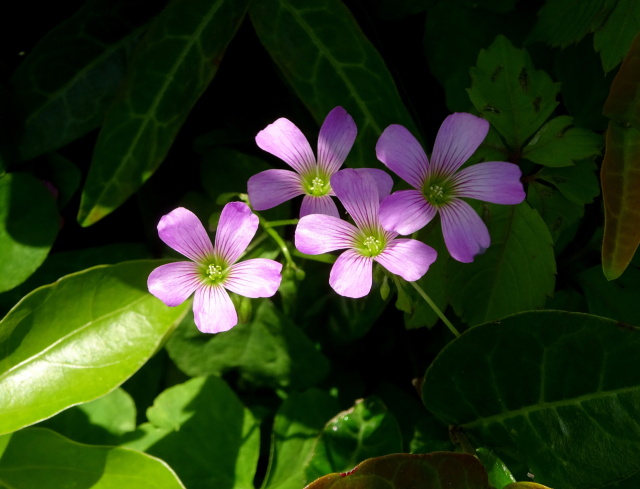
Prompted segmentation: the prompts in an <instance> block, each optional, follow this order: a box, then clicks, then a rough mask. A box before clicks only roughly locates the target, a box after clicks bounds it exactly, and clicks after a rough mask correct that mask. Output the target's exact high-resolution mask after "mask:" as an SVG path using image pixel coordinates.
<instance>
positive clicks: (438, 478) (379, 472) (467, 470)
mask: <svg viewBox="0 0 640 489" xmlns="http://www.w3.org/2000/svg"><path fill="white" fill-rule="evenodd" d="M409 487H419V488H421V489H440V488H445V487H446V488H449V487H451V488H455V489H491V486H490V485H489V482H488V480H487V474H486V472H485V471H484V468H483V467H482V464H480V462H479V461H478V459H477V458H475V457H474V456H472V455H466V454H463V453H451V452H436V453H431V454H428V455H409V454H408V453H397V454H394V455H386V456H384V457H378V458H372V459H369V460H365V461H364V462H362V463H361V464H360V465H358V466H357V467H356V468H355V469H353V470H352V471H349V472H348V473H343V474H331V475H327V476H324V477H322V478H321V479H318V480H317V481H315V482H313V483H312V484H309V485H308V486H307V487H306V488H305V489H406V488H409Z"/></svg>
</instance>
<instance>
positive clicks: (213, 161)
mask: <svg viewBox="0 0 640 489" xmlns="http://www.w3.org/2000/svg"><path fill="white" fill-rule="evenodd" d="M270 168H272V167H271V166H269V165H268V164H267V163H266V162H265V161H264V160H262V159H260V158H256V157H255V156H249V155H247V154H244V153H241V152H240V151H236V150H233V149H229V148H214V149H212V150H211V151H208V152H207V153H206V154H205V155H204V156H203V158H202V166H201V167H200V178H201V182H202V186H203V187H204V189H205V191H206V192H207V195H209V196H210V197H211V198H212V199H214V200H215V199H217V198H218V197H219V196H220V195H221V194H224V193H226V192H242V193H247V180H249V178H250V177H252V176H253V175H255V174H256V173H258V172H261V171H264V170H269V169H270ZM221 172H224V178H220V173H221Z"/></svg>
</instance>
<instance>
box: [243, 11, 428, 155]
mask: <svg viewBox="0 0 640 489" xmlns="http://www.w3.org/2000/svg"><path fill="white" fill-rule="evenodd" d="M249 13H250V16H251V22H252V23H253V25H254V27H255V29H256V32H257V34H258V37H259V38H260V41H261V42H262V43H263V44H264V46H265V48H266V49H267V51H268V52H269V54H270V55H271V57H272V58H273V60H274V61H275V63H276V64H277V65H278V67H279V68H280V71H281V72H282V74H283V75H284V77H285V78H286V80H287V81H288V82H289V84H290V85H291V87H292V88H293V90H294V91H295V93H296V94H297V95H298V97H300V99H301V100H302V102H303V103H304V104H305V105H306V107H307V108H308V109H309V111H310V112H311V114H312V115H313V117H314V118H315V120H316V121H317V122H318V123H321V122H322V121H323V120H324V118H325V117H326V115H327V114H328V113H329V111H330V110H331V109H333V108H334V107H336V106H338V105H340V106H343V107H344V108H345V109H346V110H347V112H349V113H350V114H351V116H352V117H353V119H354V120H355V123H356V125H357V126H358V138H357V140H356V143H355V145H354V148H353V150H352V151H351V153H350V155H349V157H348V158H347V164H348V165H351V166H367V167H368V166H371V165H372V164H374V163H375V162H376V161H377V160H376V156H375V144H376V141H377V140H378V137H379V136H380V134H381V133H382V131H383V130H384V129H385V128H386V127H387V126H388V125H389V124H402V125H404V126H407V127H408V128H409V129H410V130H412V132H413V133H414V134H417V131H416V130H415V127H414V125H413V122H412V120H411V117H410V116H409V114H408V112H407V110H406V108H405V106H404V104H403V103H402V100H401V99H400V95H399V94H398V90H397V89H396V86H395V83H394V81H393V79H392V77H391V75H390V73H389V71H388V70H387V67H386V66H385V63H384V61H383V60H382V57H381V56H380V54H379V53H378V51H376V49H375V48H374V46H373V45H372V44H371V42H370V41H369V40H368V39H367V38H366V37H365V36H364V34H363V33H362V31H361V30H360V27H359V26H358V24H357V23H356V21H355V19H354V18H353V16H352V15H351V12H349V10H348V9H347V7H346V6H345V5H344V4H343V3H342V2H340V1H338V0H318V1H314V2H311V3H310V2H308V1H305V0H255V1H252V2H251V4H250V7H249ZM283 116H286V114H283Z"/></svg>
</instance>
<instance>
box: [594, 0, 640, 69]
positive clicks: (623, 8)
mask: <svg viewBox="0 0 640 489" xmlns="http://www.w3.org/2000/svg"><path fill="white" fill-rule="evenodd" d="M639 31H640V3H638V2H636V1H635V0H618V1H617V2H615V7H614V9H613V11H612V12H611V14H610V15H609V17H608V18H607V22H606V24H605V25H603V26H602V27H601V28H600V29H598V30H597V31H596V33H595V34H594V36H593V46H594V47H595V49H596V51H598V52H599V53H600V57H601V59H602V68H603V69H604V71H605V73H606V72H608V71H611V70H612V69H614V68H615V67H616V66H618V63H620V61H622V58H624V55H625V54H626V53H627V51H628V50H629V48H630V47H631V43H632V42H633V38H634V37H635V36H636V34H637V33H638V32H639Z"/></svg>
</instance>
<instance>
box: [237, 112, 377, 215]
mask: <svg viewBox="0 0 640 489" xmlns="http://www.w3.org/2000/svg"><path fill="white" fill-rule="evenodd" d="M357 133H358V130H357V128H356V124H355V122H353V119H352V118H351V116H350V115H349V114H348V113H347V111H346V110H344V109H343V108H342V107H336V108H335V109H333V110H332V111H331V112H329V114H328V115H327V117H326V118H325V120H324V122H323V124H322V127H321V128H320V134H319V136H318V158H317V159H316V157H315V155H314V154H313V150H312V149H311V146H310V145H309V141H307V138H306V137H305V136H304V134H302V132H301V131H300V129H298V127H297V126H296V125H295V124H294V123H293V122H291V121H290V120H288V119H284V118H280V119H278V120H277V121H275V122H274V123H273V124H269V125H268V126H267V127H266V128H265V129H263V130H262V131H260V132H259V133H258V135H257V136H256V143H257V144H258V146H259V147H260V148H262V149H263V150H265V151H268V152H269V153H271V154H272V155H274V156H277V157H278V158H280V159H281V160H283V161H284V162H285V163H287V164H288V165H289V166H290V167H291V168H293V169H294V170H295V171H291V170H276V169H274V170H265V171H263V172H260V173H258V174H256V175H254V176H252V177H251V178H250V179H249V182H248V183H247V187H248V190H247V192H248V194H249V200H250V201H251V205H252V206H253V208H254V209H255V210H257V211H262V210H265V209H271V208H272V207H275V206H277V205H280V204H282V203H283V202H286V201H287V200H291V199H293V198H294V197H297V196H298V195H304V198H303V199H302V206H301V208H300V217H302V216H306V215H309V214H327V215H329V216H334V217H338V216H339V214H338V208H337V207H336V204H335V202H333V199H332V198H331V197H332V196H334V195H335V193H334V192H333V190H332V188H331V176H332V175H333V174H334V173H336V172H337V171H338V170H339V169H340V167H341V166H342V164H343V163H344V160H345V159H346V158H347V155H348V154H349V151H350V150H351V147H352V146H353V142H354V141H355V139H356V134H357ZM374 178H375V175H374Z"/></svg>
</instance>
